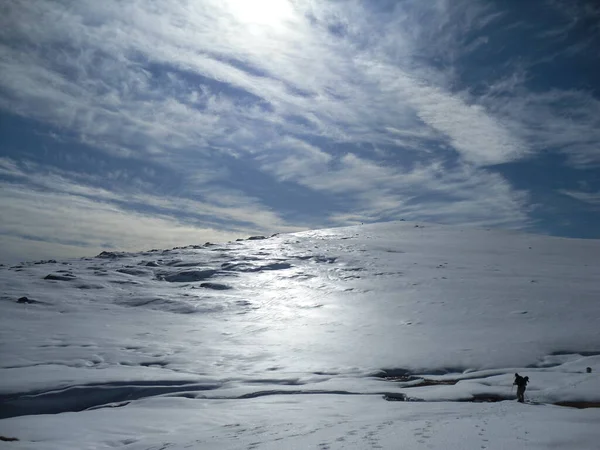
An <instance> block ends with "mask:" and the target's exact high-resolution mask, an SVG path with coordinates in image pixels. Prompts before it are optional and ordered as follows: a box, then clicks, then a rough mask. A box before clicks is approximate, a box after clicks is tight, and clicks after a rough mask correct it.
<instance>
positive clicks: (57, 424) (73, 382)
mask: <svg viewBox="0 0 600 450" xmlns="http://www.w3.org/2000/svg"><path fill="white" fill-rule="evenodd" d="M599 254H600V241H593V240H575V239H561V238H551V237H544V236H535V235H527V234H519V233H514V232H502V231H490V230H474V229H462V228H457V227H447V226H439V225H429V224H425V225H422V224H418V226H416V225H415V224H412V223H408V222H395V223H387V224H376V225H365V226H357V227H347V228H337V229H329V230H318V231H310V232H303V233H296V234H288V235H277V236H273V237H270V238H265V239H262V238H261V239H248V240H243V241H236V242H230V243H226V244H217V245H204V246H199V245H194V246H189V247H185V248H177V249H172V250H163V251H158V250H153V251H149V252H141V253H138V254H133V253H119V252H103V253H102V254H101V255H98V257H96V258H86V259H80V260H68V261H58V262H57V261H54V260H50V261H42V262H38V263H22V264H20V265H18V266H13V267H0V283H1V286H2V290H1V297H0V339H1V343H2V347H1V354H2V358H1V360H0V370H1V373H2V376H1V377H0V401H1V402H2V406H1V408H0V436H5V437H16V438H18V439H19V441H15V442H6V443H3V445H5V446H7V447H8V448H31V449H54V448H56V449H59V448H60V449H70V448H73V449H84V448H90V449H91V448H94V449H96V448H127V449H160V448H165V449H166V448H169V449H183V448H203V449H205V448H207V449H210V448H215V449H216V448H219V449H220V448H232V449H233V448H236V449H237V448H240V449H242V448H243V449H276V448H318V449H322V450H325V449H328V448H329V449H342V448H357V449H364V448H410V449H412V448H415V449H418V448H444V449H463V448H488V449H494V448H498V449H499V448H510V449H515V448H549V447H552V448H569V449H571V448H578V449H587V448H589V449H596V448H598V444H597V437H598V434H597V425H596V424H597V423H599V422H598V421H599V419H600V413H599V410H598V409H597V407H596V408H592V407H590V408H587V409H576V408H571V407H564V406H557V404H558V403H561V402H562V403H564V402H571V403H568V404H575V403H577V406H594V404H596V406H597V405H598V404H599V403H600V378H599V377H598V374H599V373H600V302H598V298H599V295H600V281H599V280H598V276H597V274H598V273H599V269H600V258H598V255H599ZM48 275H51V276H50V277H48ZM23 296H26V297H27V298H28V299H29V301H30V302H29V303H18V302H17V299H19V298H21V297H23ZM587 367H591V368H592V372H591V373H587V371H586V368H587ZM516 372H518V373H519V374H521V375H527V376H529V378H530V384H529V386H528V389H527V391H526V393H525V397H526V400H527V403H525V404H519V403H517V402H516V401H515V398H516V393H515V390H516V389H515V388H513V386H512V381H513V379H514V374H515V373H516ZM386 400H389V401H386Z"/></svg>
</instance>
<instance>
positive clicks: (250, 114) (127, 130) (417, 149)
mask: <svg viewBox="0 0 600 450" xmlns="http://www.w3.org/2000/svg"><path fill="white" fill-rule="evenodd" d="M0 10H1V11H2V13H1V14H0V211H2V213H1V216H0V248H1V249H2V251H1V252H0V253H1V256H0V262H1V263H12V262H15V261H22V260H32V259H45V258H61V257H74V256H83V255H93V254H95V253H97V252H99V251H102V250H123V251H134V250H144V249H151V248H156V247H159V248H165V247H173V246H177V245H188V244H198V243H204V242H206V241H212V242H218V241H227V240H230V239H234V238H237V237H242V236H246V235H252V234H270V233H276V232H291V231H301V230H305V229H312V228H323V227H332V226H344V225H354V224H359V223H372V222H382V221H389V220H401V219H404V220H408V221H424V222H425V221H426V222H435V223H442V224H457V225H464V226H479V227H493V228H503V229H515V230H522V231H526V232H533V233H541V234H549V235H556V236H567V237H578V238H600V227H598V226H597V224H598V223H600V77H599V76H598V74H600V6H598V3H597V2H595V1H594V0H587V1H584V0H535V1H534V0H532V1H528V2H521V1H516V0H502V1H493V0H492V1H490V0H431V1H422V0H398V1H391V0H377V1H376V0H368V1H367V0H364V1H359V0H347V1H341V0H339V1H323V0H255V1H252V2H250V1H248V0H196V1H192V0H187V1H185V0H162V1H151V0H127V1H124V0H123V1H118V0H103V1H102V2H99V1H96V0H78V1H77V2H69V1H64V0H55V1H47V0H38V1H35V2H26V1H14V2H5V3H4V4H3V5H2V6H1V7H0Z"/></svg>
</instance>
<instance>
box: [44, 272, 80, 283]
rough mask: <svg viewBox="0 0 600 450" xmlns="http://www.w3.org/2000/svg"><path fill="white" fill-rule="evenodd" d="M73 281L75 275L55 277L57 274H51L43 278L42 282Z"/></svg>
mask: <svg viewBox="0 0 600 450" xmlns="http://www.w3.org/2000/svg"><path fill="white" fill-rule="evenodd" d="M74 279H75V275H73V274H64V275H57V274H54V273H51V274H48V275H46V276H45V277H44V280H53V281H73V280H74Z"/></svg>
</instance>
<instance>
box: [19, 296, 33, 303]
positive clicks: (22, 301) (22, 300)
mask: <svg viewBox="0 0 600 450" xmlns="http://www.w3.org/2000/svg"><path fill="white" fill-rule="evenodd" d="M17 303H33V300H29V299H28V298H27V297H21V298H19V299H18V300H17Z"/></svg>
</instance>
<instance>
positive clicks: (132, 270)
mask: <svg viewBox="0 0 600 450" xmlns="http://www.w3.org/2000/svg"><path fill="white" fill-rule="evenodd" d="M116 271H117V272H119V273H124V274H125V275H135V276H140V275H148V271H146V270H141V269H136V268H134V267H123V268H121V269H117V270H116Z"/></svg>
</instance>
